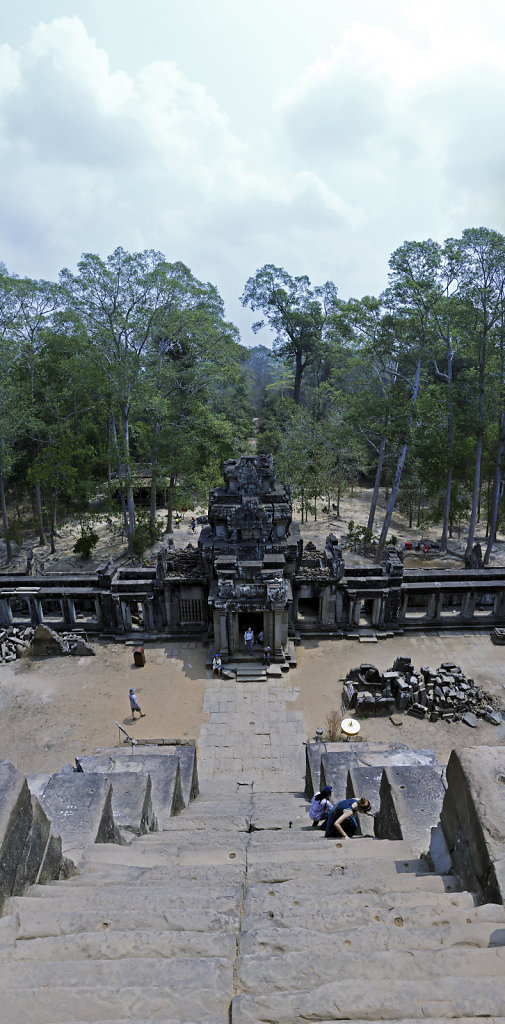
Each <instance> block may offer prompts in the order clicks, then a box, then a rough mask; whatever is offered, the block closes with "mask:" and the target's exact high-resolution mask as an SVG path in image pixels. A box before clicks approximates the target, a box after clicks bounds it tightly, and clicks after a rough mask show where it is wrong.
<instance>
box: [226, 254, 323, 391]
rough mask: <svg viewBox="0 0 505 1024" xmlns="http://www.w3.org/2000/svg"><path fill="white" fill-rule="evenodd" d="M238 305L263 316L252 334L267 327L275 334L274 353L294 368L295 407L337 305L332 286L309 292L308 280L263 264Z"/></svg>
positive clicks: (250, 281) (246, 286) (250, 280)
mask: <svg viewBox="0 0 505 1024" xmlns="http://www.w3.org/2000/svg"><path fill="white" fill-rule="evenodd" d="M241 302H242V305H243V306H250V307H251V309H252V310H254V311H256V310H261V312H262V313H263V316H264V319H263V320H258V321H257V322H256V323H255V324H253V331H254V333H255V334H256V333H257V332H258V331H259V330H261V329H262V328H263V327H264V326H265V323H267V324H268V325H269V327H270V328H271V330H272V331H274V333H275V337H274V343H273V344H274V351H275V352H276V353H277V354H278V355H279V356H280V357H281V358H282V359H287V360H289V361H291V363H292V364H294V374H295V376H294V385H293V399H294V401H295V402H296V403H297V404H299V403H300V401H301V388H302V377H303V373H304V371H305V370H306V368H307V367H308V366H310V365H311V364H312V363H313V362H314V360H315V359H316V356H317V354H318V352H320V350H321V346H322V345H323V342H324V332H325V327H326V324H327V322H328V317H329V316H330V314H331V313H332V311H333V310H334V308H335V304H336V302H337V289H336V287H335V285H334V284H332V282H331V281H328V282H327V283H326V284H325V285H323V286H321V287H317V288H312V287H311V284H310V281H309V278H308V277H306V276H302V277H292V276H291V275H290V274H288V273H287V271H285V270H283V269H282V268H281V267H274V266H272V265H271V264H266V265H265V266H264V267H261V269H260V270H257V271H256V274H255V275H254V277H250V278H249V279H248V280H247V282H246V285H245V288H244V291H243V293H242V296H241Z"/></svg>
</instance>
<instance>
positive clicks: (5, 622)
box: [0, 597, 12, 626]
mask: <svg viewBox="0 0 505 1024" xmlns="http://www.w3.org/2000/svg"><path fill="white" fill-rule="evenodd" d="M11 623H12V611H11V606H10V603H9V600H8V598H6V597H0V626H10V625H11Z"/></svg>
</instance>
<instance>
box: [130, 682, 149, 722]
mask: <svg viewBox="0 0 505 1024" xmlns="http://www.w3.org/2000/svg"><path fill="white" fill-rule="evenodd" d="M130 708H131V713H132V720H133V721H135V712H136V711H138V713H139V717H140V718H145V717H146V716H145V715H144V713H143V711H142V708H141V707H140V704H139V702H138V700H137V695H136V693H135V690H134V689H133V687H131V689H130Z"/></svg>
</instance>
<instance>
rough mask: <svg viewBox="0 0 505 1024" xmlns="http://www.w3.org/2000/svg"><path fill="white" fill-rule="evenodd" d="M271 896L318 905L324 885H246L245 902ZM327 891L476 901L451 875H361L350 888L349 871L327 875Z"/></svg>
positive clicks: (309, 882)
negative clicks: (400, 894) (408, 894)
mask: <svg viewBox="0 0 505 1024" xmlns="http://www.w3.org/2000/svg"><path fill="white" fill-rule="evenodd" d="M266 890H268V895H269V896H270V897H272V898H277V899H278V900H282V901H284V900H287V901H288V902H289V901H291V900H299V899H303V900H304V901H307V902H308V901H312V903H313V904H316V905H317V904H318V896H319V895H320V893H321V886H320V885H319V888H318V884H317V882H315V881H314V879H313V878H312V879H309V880H307V882H306V884H304V885H301V884H300V880H299V879H296V880H294V881H288V882H273V883H268V882H266V883H265V882H254V883H251V885H248V886H247V890H246V902H247V903H249V902H252V901H256V900H258V899H265V897H266V896H267V891H266ZM324 891H325V893H326V894H327V895H335V896H337V897H338V898H339V899H341V898H344V897H346V896H348V897H349V898H350V897H353V896H355V895H356V896H365V897H366V898H369V897H370V896H372V895H374V894H377V895H381V896H382V895H384V896H388V895H391V894H392V893H395V894H396V893H410V894H413V895H415V894H417V896H418V898H419V902H420V903H422V900H423V899H424V898H426V899H428V898H430V897H431V900H432V902H436V901H437V899H438V900H440V897H441V895H447V896H449V895H450V896H453V895H454V894H455V893H457V894H458V896H459V897H460V899H459V902H460V905H461V906H465V907H473V905H474V900H473V897H472V894H471V893H469V892H464V893H461V892H459V887H458V885H457V881H456V879H455V878H453V876H452V875H407V874H398V875H393V874H391V875H383V876H382V877H377V873H376V874H375V877H374V876H373V875H372V874H370V876H365V875H364V874H363V873H361V872H359V873H358V874H357V876H356V882H355V885H353V886H352V888H351V887H350V886H349V874H348V873H347V872H346V873H344V874H340V873H339V872H334V873H332V874H330V875H328V876H327V877H326V878H325V880H324Z"/></svg>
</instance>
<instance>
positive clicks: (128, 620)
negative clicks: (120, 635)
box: [120, 601, 132, 633]
mask: <svg viewBox="0 0 505 1024" xmlns="http://www.w3.org/2000/svg"><path fill="white" fill-rule="evenodd" d="M120 607H121V619H122V622H123V630H124V631H125V632H126V633H129V632H130V630H131V628H132V616H131V611H130V605H129V604H128V602H127V601H121V605H120Z"/></svg>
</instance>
